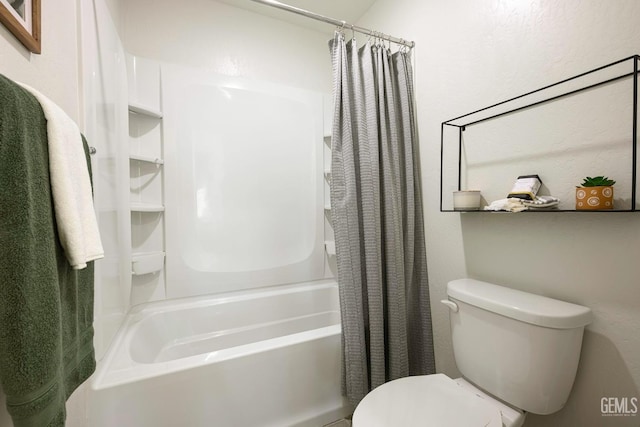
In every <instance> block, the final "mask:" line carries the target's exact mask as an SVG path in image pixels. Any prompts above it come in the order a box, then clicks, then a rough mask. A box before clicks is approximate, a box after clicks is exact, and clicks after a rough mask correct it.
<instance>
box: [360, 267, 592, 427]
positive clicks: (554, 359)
mask: <svg viewBox="0 0 640 427" xmlns="http://www.w3.org/2000/svg"><path fill="white" fill-rule="evenodd" d="M447 295H448V296H449V298H448V299H447V300H443V301H442V303H443V304H445V305H446V306H447V307H448V308H449V309H450V311H449V320H450V322H451V335H452V342H453V352H454V356H455V360H456V365H457V366H458V369H459V370H460V372H461V373H462V375H463V377H462V378H458V379H455V380H454V379H451V378H449V377H448V376H446V375H444V374H433V375H422V376H412V377H406V378H401V379H397V380H393V381H390V382H388V383H386V384H383V385H381V386H379V387H377V388H376V389H374V390H372V391H371V392H370V393H369V394H367V395H366V396H365V397H364V399H362V401H361V402H360V403H359V404H358V406H357V407H356V410H355V412H354V414H353V427H418V426H419V427H476V426H477V427H520V426H521V425H522V424H523V423H524V419H525V416H526V413H527V412H533V413H535V414H540V415H546V414H551V413H554V412H557V411H559V410H560V409H561V408H562V407H563V406H564V404H565V403H566V401H567V399H568V397H569V393H570V392H571V388H572V386H573V382H574V379H575V375H576V371H577V368H578V361H579V358H580V350H581V348H582V336H583V332H584V327H585V326H586V325H587V324H589V323H590V322H591V316H592V315H591V310H590V309H589V308H587V307H583V306H580V305H576V304H571V303H568V302H564V301H559V300H556V299H552V298H547V297H543V296H540V295H534V294H529V293H526V292H522V291H518V290H514V289H510V288H505V287H502V286H498V285H494V284H491V283H486V282H480V281H478V280H472V279H460V280H454V281H451V282H449V283H448V285H447Z"/></svg>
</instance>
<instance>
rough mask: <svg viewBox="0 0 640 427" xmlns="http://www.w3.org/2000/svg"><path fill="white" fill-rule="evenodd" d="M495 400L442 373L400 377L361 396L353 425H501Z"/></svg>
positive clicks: (387, 426)
mask: <svg viewBox="0 0 640 427" xmlns="http://www.w3.org/2000/svg"><path fill="white" fill-rule="evenodd" d="M496 402H497V401H494V402H488V401H487V400H486V399H484V398H481V397H480V396H478V395H477V394H476V393H474V392H472V391H471V390H470V389H469V388H468V387H464V386H461V385H460V384H458V383H457V382H456V381H454V380H452V379H451V378H449V377H447V376H446V375H444V374H434V375H422V376H413V377H406V378H400V379H397V380H394V381H390V382H388V383H386V384H383V385H381V386H380V387H378V388H376V389H375V390H373V391H371V392H370V393H369V394H367V395H366V396H365V397H364V399H362V401H361V402H360V404H359V405H358V407H357V408H356V410H355V412H354V413H353V427H414V426H415V427H418V426H419V427H430V426H433V427H442V426H447V427H475V426H478V427H480V426H483V427H484V426H487V427H502V414H501V412H500V410H499V409H498V407H497V406H496V404H495V403H496Z"/></svg>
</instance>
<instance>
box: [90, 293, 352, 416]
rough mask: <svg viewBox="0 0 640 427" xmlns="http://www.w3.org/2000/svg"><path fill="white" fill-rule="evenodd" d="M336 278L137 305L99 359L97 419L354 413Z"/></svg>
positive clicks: (93, 393) (94, 391) (93, 398)
mask: <svg viewBox="0 0 640 427" xmlns="http://www.w3.org/2000/svg"><path fill="white" fill-rule="evenodd" d="M340 363H341V359H340V312H339V306H338V290H337V284H336V283H335V281H317V282H309V283H301V284H296V285H286V286H278V287H272V288H262V289H260V290H253V291H242V292H236V293H226V294H220V295H214V296H206V297H196V298H185V299H176V300H167V301H162V302H155V303H149V304H144V305H141V306H137V307H134V308H133V309H132V310H131V312H130V313H129V315H128V316H127V317H126V319H125V321H124V324H123V327H122V328H121V330H120V331H119V332H118V335H117V336H116V339H115V340H114V342H113V344H112V346H111V348H110V349H109V350H108V352H107V354H106V355H105V357H104V359H103V360H101V361H100V362H99V364H98V368H97V370H96V373H95V374H94V376H93V378H92V382H91V388H90V391H89V413H88V417H89V425H90V426H92V427H103V426H104V427H163V426H166V427H175V426H184V427H218V426H219V427H234V426H237V427H252V426H260V427H267V426H273V427H276V426H277V427H284V426H296V427H303V426H309V427H319V426H322V425H324V424H326V423H329V422H331V421H334V420H336V419H339V418H341V417H343V416H345V415H347V414H349V413H350V409H351V408H349V407H348V405H347V403H346V401H345V400H344V399H343V398H342V396H341V392H340V387H341V381H340Z"/></svg>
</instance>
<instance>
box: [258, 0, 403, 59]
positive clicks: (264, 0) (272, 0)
mask: <svg viewBox="0 0 640 427" xmlns="http://www.w3.org/2000/svg"><path fill="white" fill-rule="evenodd" d="M251 1H253V2H256V3H261V4H264V5H266V6H271V7H275V8H277V9H281V10H285V11H287V12H292V13H296V14H298V15H302V16H306V17H307V18H311V19H315V20H317V21H322V22H326V23H327V24H332V25H335V26H337V27H341V28H348V29H350V30H352V31H357V32H358V33H362V34H367V35H370V36H374V37H378V38H380V39H383V40H388V41H390V42H393V43H397V44H401V45H403V46H407V47H409V48H413V47H414V46H415V42H412V41H408V40H404V39H399V38H397V37H393V36H390V35H387V34H383V33H379V32H377V31H373V30H369V29H367V28H363V27H359V26H357V25H353V24H349V23H347V22H345V21H340V20H338V19H334V18H329V17H328V16H323V15H319V14H317V13H313V12H309V11H308V10H304V9H300V8H298V7H295V6H290V5H288V4H284V3H281V2H279V1H276V0H251Z"/></svg>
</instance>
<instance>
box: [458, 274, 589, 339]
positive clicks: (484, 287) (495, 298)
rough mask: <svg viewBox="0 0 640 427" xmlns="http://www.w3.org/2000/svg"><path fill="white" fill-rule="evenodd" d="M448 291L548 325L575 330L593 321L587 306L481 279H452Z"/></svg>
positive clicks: (464, 299)
mask: <svg viewBox="0 0 640 427" xmlns="http://www.w3.org/2000/svg"><path fill="white" fill-rule="evenodd" d="M447 294H448V295H449V296H450V297H452V298H454V299H457V300H459V301H462V302H465V303H467V304H470V305H473V306H476V307H478V308H482V309H484V310H487V311H491V312H493V313H496V314H500V315H503V316H506V317H510V318H512V319H516V320H520V321H522V322H527V323H531V324H533V325H538V326H544V327H547V328H555V329H573V328H580V327H583V326H585V325H588V324H589V323H591V317H592V315H591V309H590V308H588V307H583V306H581V305H577V304H572V303H568V302H565V301H560V300H557V299H553V298H547V297H543V296H541V295H535V294H530V293H528V292H522V291H518V290H516V289H510V288H505V287H504V286H498V285H494V284H492V283H487V282H481V281H479V280H474V279H458V280H452V281H451V282H449V283H448V285H447Z"/></svg>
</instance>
